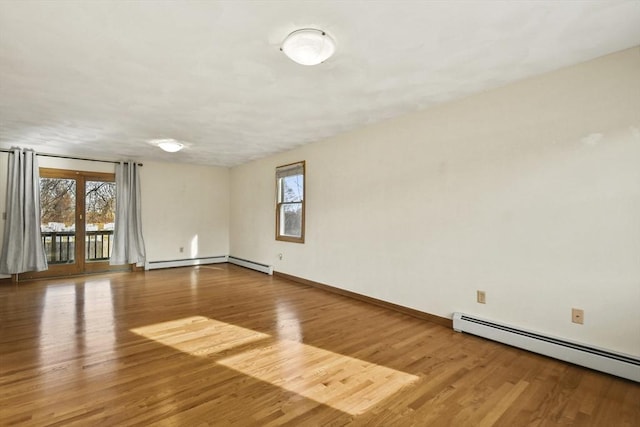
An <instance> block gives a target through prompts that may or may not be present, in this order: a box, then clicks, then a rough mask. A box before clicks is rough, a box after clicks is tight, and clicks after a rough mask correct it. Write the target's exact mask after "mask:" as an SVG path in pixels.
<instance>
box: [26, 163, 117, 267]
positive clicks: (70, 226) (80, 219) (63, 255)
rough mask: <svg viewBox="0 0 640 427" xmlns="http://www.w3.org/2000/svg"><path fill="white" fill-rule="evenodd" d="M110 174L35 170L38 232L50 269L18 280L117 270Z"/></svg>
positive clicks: (112, 182) (113, 191)
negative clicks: (113, 262) (113, 253)
mask: <svg viewBox="0 0 640 427" xmlns="http://www.w3.org/2000/svg"><path fill="white" fill-rule="evenodd" d="M115 190H116V184H115V175H114V174H112V173H99V172H83V171H74V170H67V169H50V168H40V216H41V225H40V232H41V235H42V244H43V246H44V250H45V254H46V256H47V262H48V264H49V269H48V270H47V271H43V272H38V273H24V274H21V275H20V277H21V278H40V277H56V276H67V275H75V274H83V273H91V272H100V271H110V270H122V269H126V268H128V266H127V265H123V266H110V265H109V257H110V255H111V249H112V248H113V228H114V222H115V197H116V191H115Z"/></svg>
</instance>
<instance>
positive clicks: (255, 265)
mask: <svg viewBox="0 0 640 427" xmlns="http://www.w3.org/2000/svg"><path fill="white" fill-rule="evenodd" d="M227 258H228V261H227V262H229V263H230V264H235V265H239V266H240V267H245V268H250V269H252V270H256V271H260V272H262V273H266V274H268V275H269V276H272V275H273V266H272V265H267V264H261V263H259V262H254V261H249V260H247V259H242V258H237V257H234V256H231V255H229V256H228V257H227Z"/></svg>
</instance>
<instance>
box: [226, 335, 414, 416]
mask: <svg viewBox="0 0 640 427" xmlns="http://www.w3.org/2000/svg"><path fill="white" fill-rule="evenodd" d="M217 363H219V364H221V365H223V366H227V367H229V368H231V369H234V370H236V371H239V372H242V373H243V374H246V375H250V376H252V377H254V378H257V379H259V380H261V381H266V382H268V383H270V384H273V385H275V386H278V387H282V388H283V389H285V390H288V391H291V392H294V393H297V394H299V395H301V396H304V397H307V398H309V399H313V400H315V401H316V402H319V403H323V404H325V405H328V406H331V407H333V408H335V409H338V410H340V411H343V412H347V413H349V414H351V415H359V414H362V413H364V412H366V411H367V410H368V409H369V408H371V407H372V406H374V405H375V404H377V403H378V402H380V401H382V400H383V399H385V398H387V397H389V396H391V395H392V394H394V393H396V392H397V391H398V390H400V388H402V387H404V386H405V385H408V384H410V383H412V382H414V381H416V380H417V379H418V377H417V376H415V375H411V374H407V373H405V372H401V371H397V370H395V369H391V368H387V367H385V366H380V365H376V364H375V363H370V362H367V361H364V360H360V359H355V358H353V357H349V356H344V355H341V354H337V353H334V352H331V351H327V350H324V349H321V348H317V347H314V346H311V345H308V344H303V343H300V342H295V341H289V340H279V341H275V342H272V343H271V345H267V346H262V347H260V348H253V349H251V350H248V351H246V352H243V353H241V354H237V355H234V356H231V357H227V358H224V359H221V360H219V361H218V362H217Z"/></svg>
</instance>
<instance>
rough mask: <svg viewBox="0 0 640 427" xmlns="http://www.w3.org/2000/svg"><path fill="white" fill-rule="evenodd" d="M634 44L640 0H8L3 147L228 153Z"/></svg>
mask: <svg viewBox="0 0 640 427" xmlns="http://www.w3.org/2000/svg"><path fill="white" fill-rule="evenodd" d="M306 27H315V28H320V29H323V30H325V31H327V32H328V33H329V34H331V36H332V37H333V38H334V39H335V40H336V42H337V53H336V55H335V56H334V57H333V58H331V59H329V60H328V61H327V62H325V63H324V64H321V65H319V66H316V67H305V66H302V65H298V64H295V63H294V62H292V61H290V60H289V59H287V58H286V57H285V56H284V55H283V54H282V53H281V52H280V51H279V46H280V43H281V42H282V40H283V39H284V37H285V36H286V35H287V34H288V33H290V32H291V31H293V30H295V29H298V28H306ZM638 44H640V1H637V0H633V1H617V0H608V1H512V2H507V1H482V0H480V1H469V2H465V1H455V2H453V1H327V0H323V1H317V2H313V1H297V0H295V1H175V2H173V1H157V2H152V1H144V2H142V1H140V2H134V1H75V2H74V1H64V2H61V1H57V2H53V1H24V2H20V1H5V0H0V147H1V148H9V147H11V146H14V145H17V146H22V147H32V148H35V149H37V150H38V151H40V152H43V153H51V154H68V155H73V156H83V157H91V158H103V159H123V158H134V159H140V160H159V161H176V162H187V163H200V164H210V165H220V166H233V165H238V164H241V163H245V162H248V161H250V160H253V159H257V158H260V157H264V156H267V155H269V154H273V153H277V152H281V151H284V150H289V149H291V148H294V147H297V146H300V145H302V144H307V143H310V142H314V141H318V140H322V139H324V138H327V137H329V136H332V135H335V134H338V133H342V132H345V131H348V130H351V129H355V128H358V127H362V126H366V125H367V124H370V123H373V122H376V121H380V120H384V119H386V118H389V117H393V116H396V115H399V114H403V113H408V112H412V111H416V110H419V109H424V108H428V107H430V106H432V105H435V104H439V103H442V102H446V101H449V100H453V99H457V98H461V97H464V96H468V95H470V94H473V93H477V92H481V91H484V90H487V89H490V88H493V87H498V86H502V85H505V84H507V83H509V82H512V81H515V80H518V79H522V78H525V77H528V76H532V75H536V74H540V73H543V72H547V71H551V70H554V69H558V68H561V67H563V66H567V65H571V64H575V63H578V62H582V61H585V60H588V59H591V58H595V57H598V56H601V55H605V54H607V53H611V52H615V51H618V50H622V49H625V48H629V47H632V46H635V45H638ZM153 138H175V139H178V140H180V141H183V142H184V143H185V145H186V148H185V149H184V150H183V151H181V152H179V153H175V154H168V153H164V152H162V151H161V150H160V149H158V148H157V147H154V146H152V145H151V144H149V143H148V142H147V141H148V140H149V139H153Z"/></svg>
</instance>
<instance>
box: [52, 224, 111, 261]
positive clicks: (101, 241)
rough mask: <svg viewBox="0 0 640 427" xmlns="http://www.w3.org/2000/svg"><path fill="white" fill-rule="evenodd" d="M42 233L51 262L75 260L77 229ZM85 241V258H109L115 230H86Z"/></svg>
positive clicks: (101, 259) (90, 259)
mask: <svg viewBox="0 0 640 427" xmlns="http://www.w3.org/2000/svg"><path fill="white" fill-rule="evenodd" d="M41 235H42V244H43V245H44V251H45V253H46V254H47V262H48V263H49V264H68V263H73V262H74V260H75V253H76V233H75V231H43V232H41ZM84 241H85V245H84V258H85V260H87V261H105V260H108V259H109V255H110V254H111V246H112V244H113V230H99V231H85V238H84Z"/></svg>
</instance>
